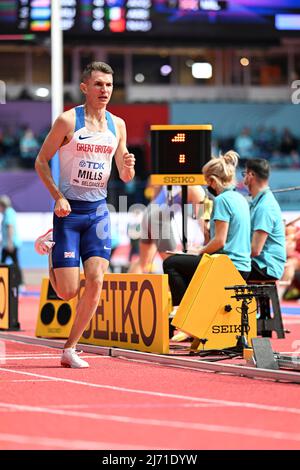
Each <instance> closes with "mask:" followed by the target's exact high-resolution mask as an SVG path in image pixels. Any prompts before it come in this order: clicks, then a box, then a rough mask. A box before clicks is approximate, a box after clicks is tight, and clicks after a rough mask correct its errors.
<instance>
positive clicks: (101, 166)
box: [86, 162, 104, 170]
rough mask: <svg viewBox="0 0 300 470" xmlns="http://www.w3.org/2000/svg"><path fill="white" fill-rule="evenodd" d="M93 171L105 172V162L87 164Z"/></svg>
mask: <svg viewBox="0 0 300 470" xmlns="http://www.w3.org/2000/svg"><path fill="white" fill-rule="evenodd" d="M86 163H87V166H88V168H91V169H92V170H104V162H86Z"/></svg>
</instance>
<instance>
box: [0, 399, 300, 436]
mask: <svg viewBox="0 0 300 470" xmlns="http://www.w3.org/2000/svg"><path fill="white" fill-rule="evenodd" d="M2 406H3V407H4V408H8V409H16V410H18V411H19V412H31V413H45V414H52V415H59V416H64V417H65V418H66V417H67V416H68V417H72V418H82V419H91V420H97V421H110V422H115V423H122V424H130V425H142V426H156V427H165V428H173V429H181V430H182V429H186V430H189V431H205V432H213V433H216V432H219V433H224V434H235V435H239V436H241V435H242V436H249V437H256V438H258V437H259V438H263V439H274V440H286V441H296V442H300V433H292V432H285V431H273V430H271V429H256V428H246V427H245V426H243V427H239V426H226V425H219V424H207V423H199V422H197V423H195V422H190V421H171V420H164V419H148V418H134V417H132V416H119V415H109V414H98V413H87V412H78V411H68V410H53V409H50V408H47V407H42V406H29V405H15V404H12V403H0V407H2Z"/></svg>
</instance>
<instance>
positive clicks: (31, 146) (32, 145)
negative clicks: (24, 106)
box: [20, 128, 39, 168]
mask: <svg viewBox="0 0 300 470" xmlns="http://www.w3.org/2000/svg"><path fill="white" fill-rule="evenodd" d="M38 150H39V143H38V141H37V139H36V138H35V137H34V134H33V132H32V130H31V129H29V128H27V129H26V131H25V133H24V135H23V136H22V137H21V139H20V155H21V162H22V166H23V167H24V168H33V167H34V161H35V159H36V156H37V153H38Z"/></svg>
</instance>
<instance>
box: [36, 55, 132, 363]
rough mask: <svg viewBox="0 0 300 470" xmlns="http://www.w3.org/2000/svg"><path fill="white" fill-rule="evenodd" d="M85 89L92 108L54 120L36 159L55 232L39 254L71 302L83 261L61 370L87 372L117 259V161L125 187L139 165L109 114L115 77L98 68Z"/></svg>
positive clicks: (91, 68) (92, 67) (87, 75)
mask: <svg viewBox="0 0 300 470" xmlns="http://www.w3.org/2000/svg"><path fill="white" fill-rule="evenodd" d="M80 90H81V91H82V93H83V94H84V95H85V104H84V105H83V106H77V107H75V108H72V109H70V110H68V111H66V112H64V113H62V114H61V115H60V116H59V117H58V119H57V120H56V121H55V123H54V125H53V127H52V129H51V130H50V132H49V134H48V136H47V137H46V139H45V142H44V143H43V146H42V148H41V150H40V152H39V154H38V156H37V159H36V163H35V168H36V171H37V173H38V175H39V177H40V178H41V180H42V181H43V182H44V184H45V185H46V187H47V189H48V190H49V192H50V194H51V196H52V197H53V198H54V200H55V206H54V216H53V232H52V230H49V231H48V232H47V233H46V234H45V235H43V236H42V237H39V238H38V240H37V241H36V244H35V246H36V250H37V251H38V252H39V253H41V254H43V253H45V252H46V253H48V252H49V253H50V256H49V267H50V269H49V276H50V281H51V284H52V286H53V288H54V290H55V291H56V293H57V295H58V296H59V297H61V298H62V299H64V300H69V299H71V298H73V297H75V296H76V295H77V294H78V292H79V285H80V283H79V280H80V278H79V274H80V272H79V270H80V258H81V259H82V263H83V268H84V274H85V289H84V293H83V295H82V296H81V298H80V300H79V302H78V304H77V312H76V318H75V321H74V324H73V326H72V329H71V333H70V336H69V338H68V340H67V342H66V344H65V348H64V350H63V353H62V358H61V365H62V366H64V367H72V368H86V367H89V364H88V363H87V362H86V361H84V360H83V359H81V358H80V357H79V356H78V354H77V353H76V349H75V348H76V344H77V342H78V340H79V339H80V337H81V335H82V333H83V332H84V330H85V329H86V327H87V325H88V323H89V322H90V320H91V318H92V317H93V315H94V313H95V311H96V308H97V306H98V303H99V299H100V294H101V289H102V282H103V276H104V274H105V272H106V271H107V268H108V265H109V258H110V253H111V237H110V220H109V212H108V209H107V206H106V196H107V182H108V179H109V176H110V172H111V164H112V158H113V156H114V157H115V161H116V165H117V168H118V172H119V176H120V178H121V180H123V181H124V182H128V181H130V180H131V179H132V178H133V177H134V165H135V158H134V155H133V154H132V153H129V152H128V150H127V147H126V126H125V123H124V121H123V120H122V119H120V118H119V117H117V116H114V115H113V114H111V113H109V112H108V111H107V110H106V106H107V104H108V102H109V100H110V98H111V95H112V90H113V70H112V68H111V67H110V66H109V65H107V64H105V63H104V62H92V63H91V64H89V65H88V66H87V67H86V68H85V70H84V72H83V75H82V82H81V84H80ZM57 151H59V161H60V179H59V187H57V185H56V184H55V182H54V180H53V178H52V175H51V171H50V168H49V161H50V160H51V158H52V157H53V156H54V154H55V153H56V152H57Z"/></svg>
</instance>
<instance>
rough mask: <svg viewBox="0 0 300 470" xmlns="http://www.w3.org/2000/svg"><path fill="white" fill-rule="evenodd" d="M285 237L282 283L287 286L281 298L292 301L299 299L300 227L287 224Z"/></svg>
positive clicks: (294, 224) (295, 224)
mask: <svg viewBox="0 0 300 470" xmlns="http://www.w3.org/2000/svg"><path fill="white" fill-rule="evenodd" d="M298 219H299V217H298ZM285 237H286V250H287V262H286V265H285V269H284V273H283V276H282V281H285V282H286V283H287V284H288V286H287V287H286V288H285V292H284V294H283V298H284V299H285V300H294V299H299V298H300V225H297V223H296V222H294V223H289V224H287V225H286V229H285Z"/></svg>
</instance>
